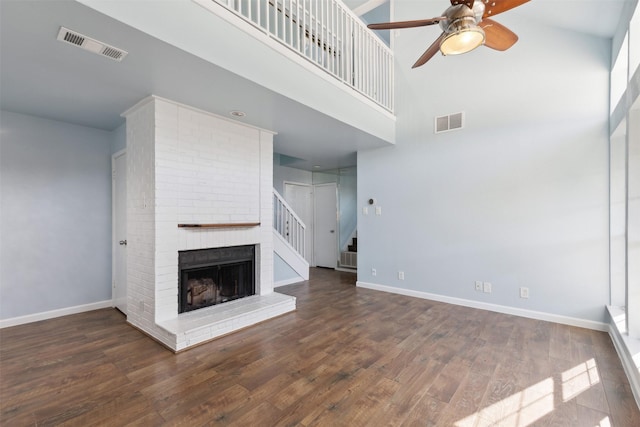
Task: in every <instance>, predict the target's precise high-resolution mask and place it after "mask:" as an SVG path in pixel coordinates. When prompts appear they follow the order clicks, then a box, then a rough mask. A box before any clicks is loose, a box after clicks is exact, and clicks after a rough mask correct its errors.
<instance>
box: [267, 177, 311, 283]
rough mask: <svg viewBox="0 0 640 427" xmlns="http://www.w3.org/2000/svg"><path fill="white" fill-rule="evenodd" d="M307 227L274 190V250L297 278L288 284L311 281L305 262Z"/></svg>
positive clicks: (288, 280) (293, 278) (290, 280)
mask: <svg viewBox="0 0 640 427" xmlns="http://www.w3.org/2000/svg"><path fill="white" fill-rule="evenodd" d="M305 242H306V225H305V224H304V222H302V220H301V219H300V218H299V217H298V215H296V213H295V212H294V211H293V209H292V208H291V206H289V204H288V203H287V202H286V201H285V200H284V198H283V197H282V196H281V195H280V193H278V192H277V191H276V190H275V189H274V190H273V250H274V252H275V253H276V255H278V256H279V257H280V258H281V259H282V261H284V263H285V264H287V266H288V267H289V268H290V269H291V270H293V272H295V274H296V275H297V277H292V278H288V279H287V283H295V282H300V281H303V280H309V263H308V262H307V260H305Z"/></svg>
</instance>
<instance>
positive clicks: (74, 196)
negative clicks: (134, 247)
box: [0, 111, 111, 319]
mask: <svg viewBox="0 0 640 427" xmlns="http://www.w3.org/2000/svg"><path fill="white" fill-rule="evenodd" d="M0 132H1V133H0V137H1V138H2V139H1V142H2V144H1V148H0V190H1V191H0V194H1V196H0V200H1V218H0V231H1V235H2V238H1V241H0V264H1V268H0V318H1V319H8V318H12V317H17V316H23V315H29V314H34V313H41V312H46V311H50V310H55V309H61V308H67V307H73V306H78V305H83V304H88V303H95V302H100V301H105V300H110V299H111V147H110V142H111V135H110V133H109V132H105V131H101V130H96V129H92V128H87V127H82V126H76V125H71V124H67V123H61V122H56V121H52V120H45V119H40V118H36V117H32V116H26V115H21V114H15V113H11V112H7V111H2V112H1V114H0Z"/></svg>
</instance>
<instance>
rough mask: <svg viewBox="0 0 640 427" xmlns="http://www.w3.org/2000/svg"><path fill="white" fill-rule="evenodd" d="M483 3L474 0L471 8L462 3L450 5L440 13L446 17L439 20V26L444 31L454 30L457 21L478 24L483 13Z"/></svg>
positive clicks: (450, 31)
mask: <svg viewBox="0 0 640 427" xmlns="http://www.w3.org/2000/svg"><path fill="white" fill-rule="evenodd" d="M484 9H485V8H484V3H483V2H481V1H476V2H474V3H473V9H469V8H468V7H467V6H466V5H464V4H456V5H454V6H450V7H449V8H448V9H447V10H445V11H444V13H443V14H442V15H443V16H444V17H445V18H446V19H443V20H441V21H440V22H439V24H440V28H442V31H444V32H445V33H452V32H454V31H455V30H456V29H457V28H456V27H459V25H457V26H456V25H453V24H456V23H457V22H459V21H464V22H467V23H469V24H478V23H479V22H480V21H482V15H484Z"/></svg>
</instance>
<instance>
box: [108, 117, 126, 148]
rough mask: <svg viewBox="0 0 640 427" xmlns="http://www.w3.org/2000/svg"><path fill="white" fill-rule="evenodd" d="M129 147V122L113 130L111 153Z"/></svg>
mask: <svg viewBox="0 0 640 427" xmlns="http://www.w3.org/2000/svg"><path fill="white" fill-rule="evenodd" d="M125 148H127V124H126V123H123V124H121V125H120V126H119V127H117V128H115V129H114V130H113V131H112V132H111V154H115V153H117V152H118V151H120V150H124V149H125Z"/></svg>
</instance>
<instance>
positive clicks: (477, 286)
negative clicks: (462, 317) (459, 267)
mask: <svg viewBox="0 0 640 427" xmlns="http://www.w3.org/2000/svg"><path fill="white" fill-rule="evenodd" d="M476 291H479V292H482V282H481V281H480V280H476Z"/></svg>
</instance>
